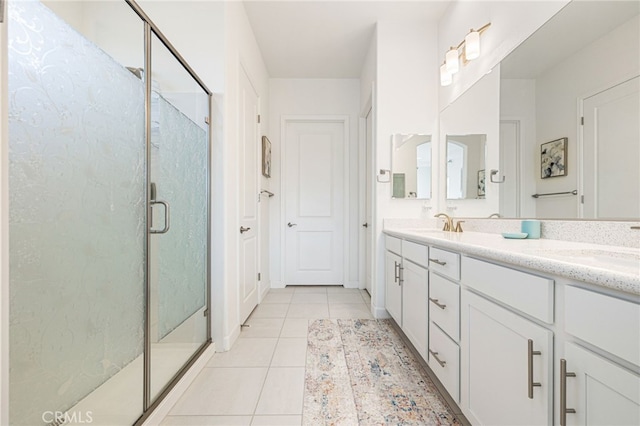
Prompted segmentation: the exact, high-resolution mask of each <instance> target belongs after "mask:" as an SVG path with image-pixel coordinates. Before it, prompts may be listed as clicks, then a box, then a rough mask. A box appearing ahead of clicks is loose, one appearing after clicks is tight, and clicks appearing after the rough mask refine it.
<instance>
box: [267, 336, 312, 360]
mask: <svg viewBox="0 0 640 426" xmlns="http://www.w3.org/2000/svg"><path fill="white" fill-rule="evenodd" d="M306 359H307V339H306V337H291V338H289V337H282V338H280V339H279V340H278V344H277V345H276V350H275V352H274V353H273V359H272V360H271V367H304V366H305V362H306Z"/></svg>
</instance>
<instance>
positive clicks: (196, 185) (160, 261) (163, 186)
mask: <svg viewBox="0 0 640 426" xmlns="http://www.w3.org/2000/svg"><path fill="white" fill-rule="evenodd" d="M152 52H153V55H152V58H153V61H152V68H151V78H152V88H153V94H152V102H151V168H150V172H151V182H152V183H153V186H154V187H155V191H154V192H155V197H156V200H155V202H160V201H161V202H164V203H166V206H168V209H169V211H170V214H169V219H170V220H168V219H167V215H166V210H167V209H166V207H165V205H164V204H159V203H158V204H154V200H152V201H151V203H152V205H153V221H154V223H153V229H154V230H156V231H157V230H163V229H165V228H167V226H168V231H167V232H166V233H152V234H151V236H150V238H151V239H150V243H151V244H150V264H151V280H150V285H151V303H150V309H151V311H150V318H151V394H152V395H157V394H158V393H159V392H161V391H162V389H163V388H164V387H165V386H166V385H167V383H168V382H169V381H170V379H171V378H172V377H173V376H174V375H175V373H177V372H178V371H179V370H180V368H182V366H183V365H184V363H186V362H187V361H188V360H189V358H190V357H191V356H192V355H193V354H194V353H195V352H196V351H197V350H198V349H199V348H200V347H201V346H202V344H204V342H205V341H206V324H207V317H206V316H205V310H206V301H207V292H206V288H207V285H206V284H207V238H208V232H207V230H208V226H207V219H208V215H207V211H208V210H207V203H208V201H207V198H208V125H207V123H206V122H205V117H206V116H208V96H207V95H206V93H205V92H204V91H203V90H202V89H201V88H200V86H199V85H198V84H197V83H196V81H195V80H194V79H193V78H192V77H191V76H190V75H189V73H188V72H187V71H186V70H185V69H184V68H183V67H182V65H180V63H179V62H178V61H177V60H176V59H175V58H174V57H173V55H172V54H171V53H170V52H169V50H168V49H167V48H166V47H165V46H164V45H163V44H162V42H160V40H159V39H158V38H156V37H155V36H154V37H153V42H152Z"/></svg>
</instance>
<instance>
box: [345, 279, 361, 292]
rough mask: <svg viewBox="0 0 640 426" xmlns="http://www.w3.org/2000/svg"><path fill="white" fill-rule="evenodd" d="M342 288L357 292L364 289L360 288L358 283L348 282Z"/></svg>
mask: <svg viewBox="0 0 640 426" xmlns="http://www.w3.org/2000/svg"><path fill="white" fill-rule="evenodd" d="M344 288H357V289H359V290H362V289H364V287H360V281H349V282H347V283H346V284H345V285H344Z"/></svg>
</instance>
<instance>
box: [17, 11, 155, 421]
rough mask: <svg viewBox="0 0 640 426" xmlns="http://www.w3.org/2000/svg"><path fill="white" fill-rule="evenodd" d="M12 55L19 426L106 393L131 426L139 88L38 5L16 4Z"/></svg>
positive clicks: (137, 355)
mask: <svg viewBox="0 0 640 426" xmlns="http://www.w3.org/2000/svg"><path fill="white" fill-rule="evenodd" d="M130 13H132V12H131V11H130ZM121 25H122V22H120V21H116V22H114V23H113V26H112V31H118V28H119V27H120V26H121ZM138 25H139V27H138V28H141V26H142V23H141V22H138ZM139 34H140V35H142V31H141V30H140V31H139ZM130 42H131V43H132V44H135V43H142V40H141V39H140V38H138V39H133V40H130ZM8 46H9V48H8V50H9V51H8V63H9V69H8V89H9V90H8V103H9V187H10V194H9V197H10V208H9V216H10V217H9V221H10V251H9V256H10V377H9V381H10V384H9V386H10V416H11V418H10V421H11V424H12V425H39V424H45V423H49V422H51V421H52V420H53V419H52V418H51V416H49V417H47V414H46V413H49V412H55V411H61V412H64V411H66V410H72V409H73V407H74V406H76V403H78V402H79V401H80V400H82V399H84V398H85V397H87V396H88V395H89V394H91V393H92V392H94V391H95V390H96V389H102V390H103V391H102V393H101V395H102V397H101V399H102V403H101V404H100V406H104V407H109V406H111V409H110V411H112V413H110V414H112V415H113V417H111V421H110V423H111V424H131V423H133V422H134V421H135V420H136V419H137V418H138V417H139V416H140V415H141V414H142V386H143V376H142V362H141V354H142V351H143V342H144V340H143V324H144V322H143V321H144V272H143V271H144V269H143V265H144V258H145V244H144V242H145V234H146V221H145V184H146V183H145V173H144V171H145V162H144V160H145V143H144V136H145V126H144V90H143V89H144V88H143V84H142V82H141V80H140V79H139V78H137V77H136V76H135V75H133V74H132V73H131V72H130V71H128V70H127V69H126V68H125V67H124V66H123V65H121V64H119V63H118V62H116V61H115V60H113V59H112V58H111V57H110V56H109V55H108V54H106V53H105V52H104V51H103V50H102V49H100V48H99V47H98V46H96V45H95V44H93V43H92V42H89V41H88V40H86V39H85V38H83V37H82V36H81V35H80V34H78V33H77V32H76V31H75V30H74V29H72V28H71V27H69V26H68V25H67V24H66V23H65V22H64V21H62V20H61V19H59V18H58V17H57V16H56V15H54V14H53V13H52V12H51V11H50V10H49V9H47V8H46V7H45V6H43V5H42V4H41V3H40V2H37V1H11V2H9V4H8ZM121 372H126V377H123V376H122V375H121V374H119V373H121ZM114 376H119V377H120V378H119V380H118V381H113V380H109V379H113V378H114ZM105 382H110V383H112V384H114V385H115V386H116V387H115V388H113V389H112V390H110V391H104V390H105V386H106V384H105ZM117 383H120V385H118V384H117ZM118 386H120V387H119V388H118ZM105 395H111V396H113V395H118V396H120V397H121V396H124V397H125V398H126V407H127V409H126V410H125V409H122V410H120V408H119V407H121V406H122V404H118V402H119V401H111V400H110V399H109V398H107V397H105ZM89 409H93V413H92V418H93V419H94V421H95V420H96V419H98V418H99V417H100V415H101V413H99V412H98V410H99V409H98V405H97V404H96V405H93V406H89ZM87 415H88V413H87V412H82V413H76V419H78V417H77V416H85V417H84V419H85V420H87V417H86V416H87Z"/></svg>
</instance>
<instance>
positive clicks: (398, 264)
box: [385, 235, 429, 359]
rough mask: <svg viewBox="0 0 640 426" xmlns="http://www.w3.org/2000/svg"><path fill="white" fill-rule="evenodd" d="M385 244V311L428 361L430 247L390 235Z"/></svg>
mask: <svg viewBox="0 0 640 426" xmlns="http://www.w3.org/2000/svg"><path fill="white" fill-rule="evenodd" d="M385 244H386V252H385V276H386V279H385V308H386V309H387V312H389V315H391V317H393V319H394V320H395V321H396V323H397V324H398V325H399V326H400V328H402V331H403V332H404V333H405V335H406V336H407V338H408V339H409V340H410V341H411V343H412V344H413V346H414V347H415V348H416V350H417V351H418V352H419V353H420V355H421V356H422V357H423V358H424V359H426V357H427V342H428V328H427V324H428V319H427V318H428V306H427V303H428V302H427V299H428V289H429V275H428V271H427V268H426V266H427V264H428V253H429V248H428V247H427V246H426V245H423V244H418V243H414V242H412V241H406V240H401V239H399V238H395V237H391V236H388V235H387V236H386V239H385Z"/></svg>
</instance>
